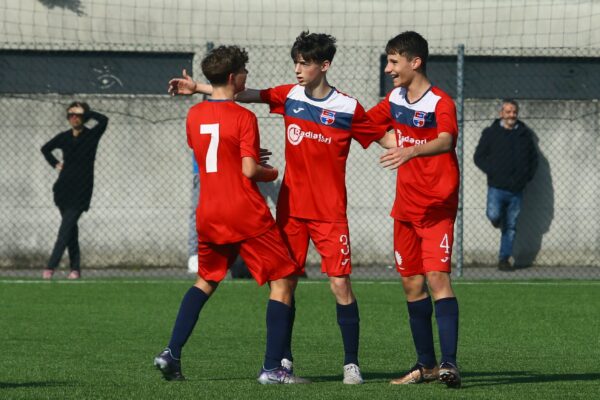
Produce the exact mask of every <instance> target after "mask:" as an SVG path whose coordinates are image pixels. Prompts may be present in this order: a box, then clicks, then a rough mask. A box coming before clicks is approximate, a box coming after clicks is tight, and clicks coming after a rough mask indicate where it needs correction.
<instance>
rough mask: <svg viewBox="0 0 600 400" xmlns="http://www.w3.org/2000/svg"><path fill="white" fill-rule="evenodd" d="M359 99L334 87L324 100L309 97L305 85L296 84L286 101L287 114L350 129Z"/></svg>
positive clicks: (333, 126)
mask: <svg viewBox="0 0 600 400" xmlns="http://www.w3.org/2000/svg"><path fill="white" fill-rule="evenodd" d="M357 104H358V101H357V100H356V99H354V98H352V97H350V96H347V95H345V94H342V93H340V92H338V91H337V90H336V89H333V90H332V91H331V93H330V94H329V96H327V97H326V98H325V99H322V100H316V99H312V98H310V97H308V96H307V95H306V93H305V92H304V87H302V86H300V85H296V86H294V87H293V88H292V90H290V92H289V93H288V95H287V99H286V101H285V115H287V116H290V117H294V118H300V119H303V120H306V121H312V122H317V123H319V124H322V125H325V126H329V127H332V128H338V129H344V130H349V129H350V128H351V126H352V119H353V117H354V112H355V110H356V106H357Z"/></svg>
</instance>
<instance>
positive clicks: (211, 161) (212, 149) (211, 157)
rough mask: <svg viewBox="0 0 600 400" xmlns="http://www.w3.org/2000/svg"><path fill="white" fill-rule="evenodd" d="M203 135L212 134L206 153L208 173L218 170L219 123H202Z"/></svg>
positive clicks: (201, 130) (201, 131) (201, 132)
mask: <svg viewBox="0 0 600 400" xmlns="http://www.w3.org/2000/svg"><path fill="white" fill-rule="evenodd" d="M200 134H201V135H210V144H209V145H208V152H207V153H206V173H210V172H217V149H218V148H219V124H202V125H200Z"/></svg>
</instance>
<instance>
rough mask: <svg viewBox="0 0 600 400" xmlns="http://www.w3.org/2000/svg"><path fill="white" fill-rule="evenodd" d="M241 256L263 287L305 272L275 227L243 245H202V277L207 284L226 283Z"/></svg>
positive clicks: (243, 241)
mask: <svg viewBox="0 0 600 400" xmlns="http://www.w3.org/2000/svg"><path fill="white" fill-rule="evenodd" d="M238 254H239V255H241V256H242V258H243V259H244V262H245V263H246V265H247V266H248V270H249V271H250V273H251V274H252V276H253V277H254V279H255V280H256V282H258V284H259V285H263V284H264V283H265V282H270V281H275V280H277V279H281V278H285V277H286V276H289V275H296V274H300V273H301V271H300V268H299V267H298V265H297V264H296V263H295V262H294V261H293V260H292V258H291V257H290V254H289V252H288V249H287V247H286V246H285V243H284V242H283V239H282V238H281V235H280V233H279V229H278V228H277V226H276V225H273V226H272V227H271V229H269V230H268V231H267V232H265V233H263V234H262V235H259V236H256V237H253V238H250V239H246V240H242V241H241V242H236V243H227V244H215V243H211V242H198V276H200V277H201V278H202V279H204V280H205V281H215V282H220V281H222V280H223V279H224V278H225V275H227V270H228V269H229V267H230V266H231V264H232V263H233V262H234V261H235V259H236V257H237V255H238Z"/></svg>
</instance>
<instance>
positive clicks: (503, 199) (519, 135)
mask: <svg viewBox="0 0 600 400" xmlns="http://www.w3.org/2000/svg"><path fill="white" fill-rule="evenodd" d="M518 116H519V105H518V103H517V102H516V101H515V100H511V99H506V100H503V101H502V105H501V107H500V118H499V119H496V120H495V121H494V122H493V123H492V125H491V126H489V127H487V128H485V129H484V130H483V132H482V134H481V138H480V139H479V144H478V145H477V148H476V150H475V156H474V159H475V164H476V165H477V167H479V169H481V170H482V171H483V172H484V173H485V174H486V175H487V183H488V193H487V207H486V214H487V217H488V219H489V220H490V222H491V223H492V225H493V226H494V227H495V228H499V229H500V231H501V232H502V234H501V237H500V252H499V255H498V269H500V270H501V271H512V270H513V269H514V265H512V264H511V263H510V257H512V250H513V243H514V240H515V236H516V233H517V220H518V218H519V213H520V212H521V202H522V199H523V189H525V186H527V183H529V181H531V179H532V178H533V175H534V174H535V171H536V169H537V165H538V151H537V149H536V146H535V143H534V140H533V136H534V134H533V131H531V129H529V128H528V127H527V125H525V124H524V123H523V122H521V121H519V120H518Z"/></svg>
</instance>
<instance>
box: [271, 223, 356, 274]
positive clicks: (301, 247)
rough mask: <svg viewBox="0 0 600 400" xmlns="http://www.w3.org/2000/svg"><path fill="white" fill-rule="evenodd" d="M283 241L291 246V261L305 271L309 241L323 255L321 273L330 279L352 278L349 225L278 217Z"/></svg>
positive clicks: (289, 247)
mask: <svg viewBox="0 0 600 400" xmlns="http://www.w3.org/2000/svg"><path fill="white" fill-rule="evenodd" d="M277 217H278V218H277V224H278V225H279V228H280V229H281V235H282V236H283V241H284V242H285V243H286V245H287V246H288V249H289V250H290V254H291V255H292V258H293V259H294V260H295V261H296V262H297V263H298V265H299V266H300V267H301V268H302V272H304V264H305V263H306V254H307V252H308V241H309V239H312V241H313V243H314V245H315V248H316V249H317V252H318V253H319V254H320V255H321V272H322V273H326V274H327V276H342V275H349V274H350V273H351V272H352V263H351V262H350V232H349V231H348V223H347V222H325V221H314V220H310V219H303V218H295V217H289V216H287V217H281V216H280V215H278V216H277Z"/></svg>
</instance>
